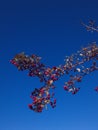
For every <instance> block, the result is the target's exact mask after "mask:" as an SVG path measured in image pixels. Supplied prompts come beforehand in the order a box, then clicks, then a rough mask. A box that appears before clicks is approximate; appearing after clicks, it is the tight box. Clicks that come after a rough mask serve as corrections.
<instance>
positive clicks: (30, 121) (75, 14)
mask: <svg viewBox="0 0 98 130" xmlns="http://www.w3.org/2000/svg"><path fill="white" fill-rule="evenodd" d="M97 12H98V2H97V0H91V1H89V0H86V1H84V0H74V1H72V0H69V1H64V0H58V1H54V0H52V1H51V0H47V1H36V2H35V1H33V0H32V1H30V0H28V1H21V0H20V1H3V2H0V68H1V69H0V73H1V76H0V79H1V80H0V82H1V85H0V130H97V129H98V101H97V99H98V93H96V92H95V91H93V89H94V87H95V86H97V85H98V79H97V76H98V72H95V73H92V74H91V75H90V76H87V77H85V78H84V80H83V82H82V83H81V84H79V86H80V87H81V90H80V91H79V93H77V94H76V95H74V96H73V95H71V94H69V93H66V92H65V91H64V90H63V85H64V82H65V81H66V79H67V76H66V75H65V76H64V77H62V78H61V79H60V80H59V81H57V83H55V84H56V86H57V88H56V90H55V93H56V95H55V96H56V98H57V107H56V108H55V109H52V108H50V107H49V109H48V110H44V111H43V113H41V114H38V113H35V112H33V111H31V110H29V109H28V106H27V105H28V104H29V103H31V99H30V97H29V96H30V93H31V91H32V90H33V89H34V88H35V87H40V86H41V83H40V82H39V80H38V79H37V78H30V77H28V76H27V72H19V71H18V70H17V69H16V68H15V67H14V66H13V65H11V64H10V63H9V60H10V59H12V58H13V57H14V55H15V54H17V53H20V52H22V51H24V52H25V53H26V54H37V55H39V56H41V57H42V62H43V63H44V64H46V65H47V66H51V67H52V66H55V65H56V66H58V65H59V64H63V63H64V61H63V60H64V57H65V56H66V55H71V54H72V53H74V52H76V51H77V50H79V49H80V48H81V47H83V46H86V45H87V44H88V43H90V42H92V41H98V40H97V37H98V34H96V33H93V34H91V33H88V32H86V30H85V29H84V28H83V27H82V25H81V24H80V21H81V20H83V21H84V22H88V20H89V19H94V20H96V22H97V23H98V17H97Z"/></svg>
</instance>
